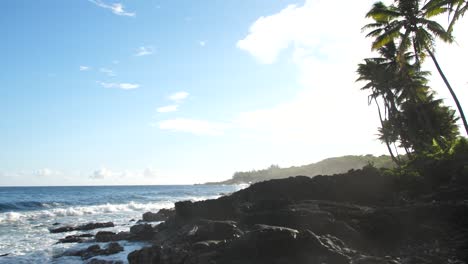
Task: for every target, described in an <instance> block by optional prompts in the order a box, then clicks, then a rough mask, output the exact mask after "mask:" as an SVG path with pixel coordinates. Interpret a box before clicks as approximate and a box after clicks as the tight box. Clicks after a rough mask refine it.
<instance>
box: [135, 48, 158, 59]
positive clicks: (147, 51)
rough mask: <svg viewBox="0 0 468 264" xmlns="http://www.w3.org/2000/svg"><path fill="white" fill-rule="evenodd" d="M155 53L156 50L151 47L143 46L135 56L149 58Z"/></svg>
mask: <svg viewBox="0 0 468 264" xmlns="http://www.w3.org/2000/svg"><path fill="white" fill-rule="evenodd" d="M153 53H154V48H153V47H151V46H141V47H139V48H138V50H137V52H136V53H135V56H137V57H141V56H148V55H151V54H153Z"/></svg>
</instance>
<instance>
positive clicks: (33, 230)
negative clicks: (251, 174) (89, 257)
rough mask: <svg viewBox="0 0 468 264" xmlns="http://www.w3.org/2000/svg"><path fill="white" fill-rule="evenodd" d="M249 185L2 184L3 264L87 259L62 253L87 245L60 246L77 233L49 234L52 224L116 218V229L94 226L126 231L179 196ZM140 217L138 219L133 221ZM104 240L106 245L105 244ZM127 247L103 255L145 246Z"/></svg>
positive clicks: (206, 195)
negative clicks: (32, 185) (67, 185)
mask: <svg viewBox="0 0 468 264" xmlns="http://www.w3.org/2000/svg"><path fill="white" fill-rule="evenodd" d="M243 187H245V186H229V185H226V186H221V185H211V186H205V185H195V186H194V185H184V186H181V185H174V186H86V187H84V186H82V187H0V255H5V254H7V255H6V256H2V257H0V264H3V263H83V261H82V260H81V259H80V258H79V257H59V258H55V257H54V256H57V255H60V254H61V253H63V252H65V251H67V250H70V249H81V248H86V247H88V246H90V244H88V243H81V244H78V243H71V244H56V242H57V241H58V239H60V238H64V237H65V236H66V235H72V234H75V233H79V232H76V231H75V232H68V233H59V234H51V233H50V232H49V228H52V227H54V224H56V223H59V224H60V225H79V224H85V223H89V222H108V221H111V222H114V224H115V227H113V228H104V229H97V230H92V231H90V232H87V233H93V234H94V233H96V232H98V231H102V230H106V231H114V232H118V231H128V229H129V228H130V227H131V226H132V225H133V224H135V222H136V221H137V220H139V219H141V216H142V214H143V213H145V212H147V211H152V212H157V211H158V210H159V209H161V208H171V207H173V206H174V203H175V202H177V201H181V200H194V201H198V200H206V199H213V198H217V197H219V196H221V195H224V194H228V193H231V192H234V191H237V190H239V189H241V188H243ZM135 220H136V221H135ZM102 244H105V243H102ZM121 244H122V246H123V247H124V249H125V250H124V251H123V252H120V253H118V254H115V255H110V256H107V257H100V259H107V260H122V261H124V263H127V254H128V253H130V252H131V251H133V250H135V249H138V248H140V247H143V246H145V245H144V244H142V243H135V242H123V243H121Z"/></svg>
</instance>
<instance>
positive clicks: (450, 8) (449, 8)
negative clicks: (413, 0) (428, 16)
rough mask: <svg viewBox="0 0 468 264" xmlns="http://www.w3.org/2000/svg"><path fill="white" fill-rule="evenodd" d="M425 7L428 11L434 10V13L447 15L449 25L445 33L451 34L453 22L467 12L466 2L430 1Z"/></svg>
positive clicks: (467, 3)
mask: <svg viewBox="0 0 468 264" xmlns="http://www.w3.org/2000/svg"><path fill="white" fill-rule="evenodd" d="M426 6H427V9H428V10H429V11H432V10H436V11H435V12H434V13H436V12H438V13H440V12H441V11H442V12H443V13H448V15H449V25H448V28H447V31H448V32H450V33H452V31H453V28H454V26H455V22H457V20H458V19H460V17H463V16H464V15H465V12H466V11H467V10H468V0H431V1H429V2H428V3H427V5H426Z"/></svg>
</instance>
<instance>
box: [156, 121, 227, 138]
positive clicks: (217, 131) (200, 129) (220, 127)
mask: <svg viewBox="0 0 468 264" xmlns="http://www.w3.org/2000/svg"><path fill="white" fill-rule="evenodd" d="M157 126H158V127H159V128H160V129H162V130H169V131H174V132H186V133H191V134H195V135H209V136H219V135H222V134H223V133H224V131H225V130H227V129H228V128H229V127H230V126H231V124H229V123H219V122H210V121H205V120H196V119H185V118H177V119H170V120H164V121H161V122H159V123H158V124H157Z"/></svg>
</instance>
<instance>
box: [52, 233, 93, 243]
mask: <svg viewBox="0 0 468 264" xmlns="http://www.w3.org/2000/svg"><path fill="white" fill-rule="evenodd" d="M90 237H93V235H91V234H81V235H71V236H66V237H65V238H62V239H59V241H58V242H57V243H81V242H84V241H86V240H87V239H88V238H90Z"/></svg>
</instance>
